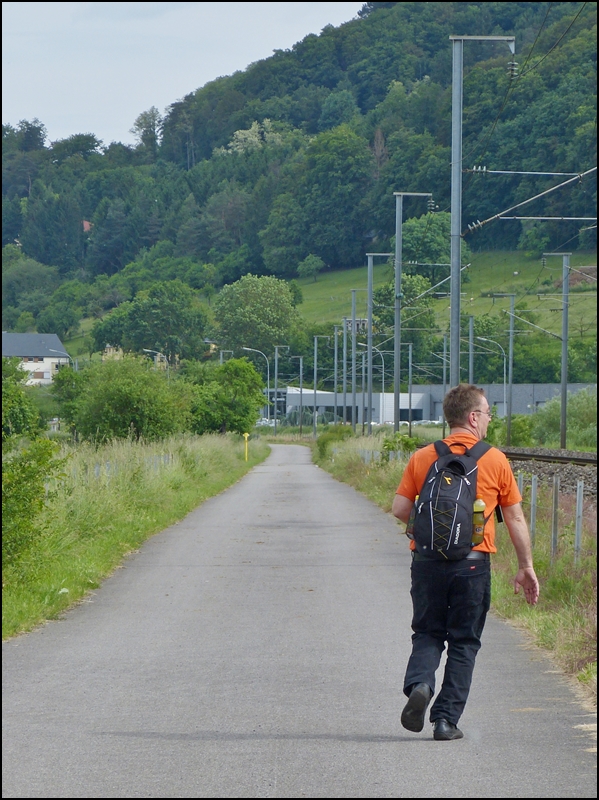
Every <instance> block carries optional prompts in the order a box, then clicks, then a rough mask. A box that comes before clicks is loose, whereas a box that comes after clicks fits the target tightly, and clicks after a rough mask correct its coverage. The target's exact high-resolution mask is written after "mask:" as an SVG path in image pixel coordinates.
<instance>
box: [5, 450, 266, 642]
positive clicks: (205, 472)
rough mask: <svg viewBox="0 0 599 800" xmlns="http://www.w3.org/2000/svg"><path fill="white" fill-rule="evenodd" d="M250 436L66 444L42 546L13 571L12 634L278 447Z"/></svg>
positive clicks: (70, 598) (8, 626)
mask: <svg viewBox="0 0 599 800" xmlns="http://www.w3.org/2000/svg"><path fill="white" fill-rule="evenodd" d="M268 452H269V448H268V445H267V444H266V443H265V442H263V441H261V440H260V439H256V440H251V441H250V442H249V447H248V460H247V461H245V446H244V441H243V439H242V438H241V437H238V436H233V435H228V436H220V435H207V436H201V437H200V436H191V435H189V436H178V437H173V438H171V439H165V440H163V441H161V442H156V443H143V442H134V441H122V440H121V441H117V442H114V443H112V444H108V445H104V446H102V447H97V448H96V447H94V446H92V445H88V444H83V445H80V446H77V447H75V448H72V447H65V448H64V453H63V455H67V456H68V461H67V467H66V470H65V476H64V478H63V479H61V480H59V481H56V482H55V485H53V486H49V487H48V490H49V495H48V496H49V500H48V502H47V504H46V507H45V510H44V513H43V515H42V517H41V518H40V519H39V521H38V524H39V527H40V530H41V531H42V534H41V536H40V537H39V538H38V540H37V542H36V544H35V545H34V546H32V547H31V548H30V550H29V551H27V552H26V553H25V554H24V555H23V556H22V557H21V558H20V559H19V561H18V562H17V563H16V564H14V565H11V566H10V567H7V568H5V569H4V571H3V576H2V577H3V589H2V595H3V596H2V636H3V638H5V637H7V636H11V635H13V634H15V633H19V632H21V631H26V630H30V629H31V628H32V627H34V626H35V625H37V624H38V623H40V622H42V621H43V620H46V619H53V618H56V617H57V616H58V615H60V613H61V612H62V611H64V610H65V609H66V608H67V607H68V606H70V605H72V604H73V603H74V602H77V601H78V600H80V599H81V598H82V597H84V596H85V594H86V593H88V592H89V591H90V590H92V589H94V588H96V587H97V586H98V585H99V584H100V582H101V581H102V579H103V578H105V577H106V576H107V575H109V574H110V573H111V572H112V571H113V570H114V569H115V567H117V566H118V565H119V564H120V563H121V561H122V559H123V558H124V557H125V556H126V555H127V553H131V552H132V551H134V550H136V549H137V548H138V547H139V546H140V545H141V543H142V542H143V541H145V540H146V539H147V538H148V537H149V536H151V535H153V534H154V533H157V532H158V531H160V530H163V529H164V528H165V527H167V526H168V525H170V524H172V523H173V522H175V521H177V520H179V519H181V518H182V517H183V516H185V514H187V513H188V512H189V511H191V510H192V509H193V508H195V507H196V506H197V505H199V504H200V503H201V502H202V501H203V500H206V499H207V498H208V497H212V496H213V495H215V494H218V493H219V492H220V491H222V490H223V489H225V488H227V487H228V486H230V485H231V484H233V483H235V482H236V481H237V480H238V479H239V478H241V477H242V475H244V474H245V473H246V472H247V471H248V470H249V469H250V468H251V467H253V466H254V465H255V464H257V463H259V462H261V461H263V460H264V458H265V457H266V456H267V455H268Z"/></svg>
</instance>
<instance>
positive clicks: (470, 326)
mask: <svg viewBox="0 0 599 800" xmlns="http://www.w3.org/2000/svg"><path fill="white" fill-rule="evenodd" d="M468 347H469V350H468V383H470V384H472V383H474V317H473V316H472V315H471V316H470V317H469V319H468Z"/></svg>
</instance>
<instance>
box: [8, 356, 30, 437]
mask: <svg viewBox="0 0 599 800" xmlns="http://www.w3.org/2000/svg"><path fill="white" fill-rule="evenodd" d="M19 364H20V361H19V359H18V358H5V357H4V356H3V357H2V442H3V445H4V442H5V441H7V440H9V439H10V438H11V437H14V436H24V435H29V436H35V435H36V434H37V432H38V419H37V411H36V408H35V405H34V404H33V403H32V401H31V399H30V398H29V397H28V396H27V395H26V394H25V392H24V390H23V385H24V383H25V381H26V380H27V376H28V373H27V372H25V370H23V369H21V367H20V366H19Z"/></svg>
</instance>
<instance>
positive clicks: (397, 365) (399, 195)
mask: <svg viewBox="0 0 599 800" xmlns="http://www.w3.org/2000/svg"><path fill="white" fill-rule="evenodd" d="M393 194H394V196H395V307H394V308H395V337H394V344H393V348H394V357H393V430H394V431H395V432H397V431H398V430H399V416H400V415H399V399H400V398H399V395H400V392H401V381H400V371H401V297H402V295H401V268H402V245H403V242H402V226H403V199H404V197H432V194H431V193H430V192H393Z"/></svg>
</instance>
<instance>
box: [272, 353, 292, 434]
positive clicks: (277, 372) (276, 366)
mask: <svg viewBox="0 0 599 800" xmlns="http://www.w3.org/2000/svg"><path fill="white" fill-rule="evenodd" d="M279 350H289V347H288V345H286V344H278V345H275V424H274V427H273V436H276V435H277V417H278V415H279V414H278V411H279V408H278V393H279V389H278V379H279Z"/></svg>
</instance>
